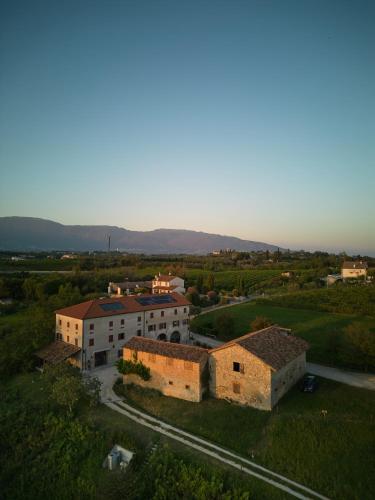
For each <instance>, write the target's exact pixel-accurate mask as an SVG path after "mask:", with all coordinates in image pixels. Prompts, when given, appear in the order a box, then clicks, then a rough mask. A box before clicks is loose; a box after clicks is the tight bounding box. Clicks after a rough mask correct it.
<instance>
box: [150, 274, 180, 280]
mask: <svg viewBox="0 0 375 500" xmlns="http://www.w3.org/2000/svg"><path fill="white" fill-rule="evenodd" d="M177 277H178V276H172V275H171V274H161V275H160V276H156V277H155V279H154V281H172V280H174V279H175V278H177Z"/></svg>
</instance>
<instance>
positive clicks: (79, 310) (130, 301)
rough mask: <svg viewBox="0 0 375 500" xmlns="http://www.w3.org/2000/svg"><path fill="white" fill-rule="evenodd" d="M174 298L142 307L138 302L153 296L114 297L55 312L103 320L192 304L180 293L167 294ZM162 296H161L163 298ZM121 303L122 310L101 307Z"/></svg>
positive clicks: (80, 317)
mask: <svg viewBox="0 0 375 500" xmlns="http://www.w3.org/2000/svg"><path fill="white" fill-rule="evenodd" d="M166 295H168V296H172V297H173V299H174V301H173V302H171V303H165V304H151V305H145V306H144V305H142V304H140V303H139V302H138V300H139V299H141V298H142V297H150V296H151V295H147V294H143V295H129V296H127V297H114V298H112V299H107V298H105V299H94V300H88V301H86V302H81V303H80V304H76V305H74V306H70V307H64V308H63V309H58V310H57V311H55V313H56V314H61V315H62V316H68V317H69V318H76V319H89V318H102V317H107V316H116V315H119V314H129V313H134V312H142V311H153V310H155V309H167V308H170V307H179V306H189V305H190V302H189V301H188V300H187V299H186V298H185V297H184V296H183V295H181V294H179V293H173V292H172V293H169V294H166ZM161 296H162V295H159V297H161ZM113 303H120V304H121V305H122V308H121V309H117V310H107V311H104V310H103V308H102V307H101V306H103V305H106V304H113Z"/></svg>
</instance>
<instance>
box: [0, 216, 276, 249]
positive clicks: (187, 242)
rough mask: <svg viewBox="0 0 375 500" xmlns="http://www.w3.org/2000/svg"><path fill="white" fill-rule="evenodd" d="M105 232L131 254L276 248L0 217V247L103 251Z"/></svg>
mask: <svg viewBox="0 0 375 500" xmlns="http://www.w3.org/2000/svg"><path fill="white" fill-rule="evenodd" d="M108 235H111V248H112V249H116V248H118V249H119V250H121V251H127V252H133V253H145V254H158V253H185V254H198V255H199V254H207V253H209V252H212V251H213V250H218V249H225V248H232V249H235V250H241V251H254V250H270V251H275V250H277V247H276V246H274V245H269V244H267V243H262V242H259V241H248V240H241V239H240V238H234V237H232V236H221V235H219V234H209V233H203V232H198V231H188V230H185V229H155V230H154V231H129V230H128V229H123V228H121V227H117V226H64V225H63V224H59V223H57V222H53V221H50V220H45V219H37V218H33V217H0V250H17V251H21V250H23V251H26V250H29V251H33V250H34V251H38V250H72V251H85V250H106V249H107V246H108Z"/></svg>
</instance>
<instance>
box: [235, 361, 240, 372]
mask: <svg viewBox="0 0 375 500" xmlns="http://www.w3.org/2000/svg"><path fill="white" fill-rule="evenodd" d="M233 371H234V372H240V371H241V364H240V363H237V362H236V361H233Z"/></svg>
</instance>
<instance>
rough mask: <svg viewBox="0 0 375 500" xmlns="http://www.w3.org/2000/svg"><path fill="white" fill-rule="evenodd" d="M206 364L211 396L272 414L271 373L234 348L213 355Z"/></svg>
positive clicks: (238, 348)
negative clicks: (268, 411) (208, 364)
mask: <svg viewBox="0 0 375 500" xmlns="http://www.w3.org/2000/svg"><path fill="white" fill-rule="evenodd" d="M209 363H210V394H211V396H213V397H215V398H218V399H227V400H229V401H236V402H237V403H240V404H243V405H249V406H253V407H254V408H259V409H261V410H271V408H272V403H271V370H270V368H269V367H268V366H267V365H266V364H265V363H263V362H262V361H261V360H259V359H258V358H257V357H255V356H253V355H252V354H250V353H249V352H247V351H246V350H245V349H243V348H242V347H240V346H238V345H236V344H233V345H231V346H229V347H228V348H226V349H219V350H217V351H212V352H211V353H210V360H209ZM235 363H237V364H238V365H239V366H238V365H237V364H235ZM237 369H238V371H235V370H237Z"/></svg>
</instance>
